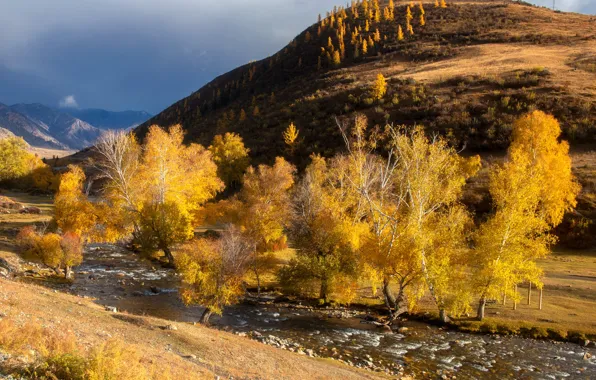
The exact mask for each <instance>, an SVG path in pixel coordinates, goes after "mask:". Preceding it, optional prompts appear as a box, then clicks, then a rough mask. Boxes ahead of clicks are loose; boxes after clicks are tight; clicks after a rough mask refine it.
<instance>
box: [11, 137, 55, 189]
mask: <svg viewBox="0 0 596 380" xmlns="http://www.w3.org/2000/svg"><path fill="white" fill-rule="evenodd" d="M28 148H29V145H28V144H27V143H26V142H25V140H23V138H21V137H6V138H2V139H0V182H10V184H11V185H13V186H17V187H29V186H33V187H35V188H37V189H40V190H46V191H47V190H50V189H52V188H53V187H55V184H56V182H57V177H56V176H55V175H54V173H53V172H52V169H51V168H50V167H49V166H47V165H46V164H44V163H43V162H42V160H41V159H40V158H39V157H38V156H37V155H35V154H32V153H29V152H28V151H27V149H28Z"/></svg>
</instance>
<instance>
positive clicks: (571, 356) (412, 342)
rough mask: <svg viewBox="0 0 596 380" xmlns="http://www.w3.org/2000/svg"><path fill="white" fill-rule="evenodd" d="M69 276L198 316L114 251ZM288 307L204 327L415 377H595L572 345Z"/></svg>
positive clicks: (103, 250) (268, 307)
mask: <svg viewBox="0 0 596 380" xmlns="http://www.w3.org/2000/svg"><path fill="white" fill-rule="evenodd" d="M76 272H77V274H76V279H75V281H74V283H73V285H72V286H71V289H70V291H71V292H73V293H76V294H79V295H82V296H89V297H94V298H96V299H97V302H98V303H100V304H102V305H106V306H113V307H116V308H117V309H118V310H121V311H127V312H129V313H133V314H140V315H150V316H154V317H159V318H164V319H167V320H171V321H175V322H196V321H198V320H199V318H200V315H201V313H202V311H203V309H202V308H201V307H198V306H194V307H186V306H184V304H183V303H182V302H181V301H180V299H179V298H178V295H177V291H176V288H177V286H178V283H179V280H178V278H177V277H176V275H175V273H174V272H173V271H172V270H169V269H164V268H161V267H159V266H155V264H153V263H151V262H149V261H146V260H141V259H139V257H138V256H137V255H135V254H133V253H131V252H128V251H126V250H124V249H122V248H119V247H115V246H109V245H96V246H91V247H89V248H88V251H87V253H86V256H85V260H84V262H83V264H82V265H81V266H79V267H78V268H77V271H76ZM289 306H290V305H287V304H281V305H280V304H276V303H273V302H269V303H267V304H262V305H261V304H260V305H257V306H251V305H246V304H241V305H237V306H233V307H228V308H226V309H225V311H224V314H223V316H221V317H219V316H214V317H212V324H213V325H214V327H216V328H221V329H225V330H228V331H232V332H234V333H236V334H239V335H246V336H249V337H252V338H253V339H257V340H260V341H263V342H264V343H267V344H271V345H274V346H278V347H282V348H285V349H290V350H292V351H297V352H300V353H303V354H308V355H310V356H322V357H332V358H335V359H337V360H342V361H344V362H346V363H348V364H351V365H355V366H359V367H366V368H369V369H371V370H379V371H381V370H382V371H386V372H388V373H392V374H400V373H405V374H410V375H414V376H415V377H417V378H441V377H443V378H452V377H453V376H456V377H457V378H458V379H478V378H484V379H502V378H516V379H596V350H595V349H593V348H585V347H580V346H579V345H577V344H573V343H560V342H551V341H545V340H534V339H525V338H520V337H502V336H496V335H494V336H493V335H475V334H468V333H462V332H455V331H447V330H443V329H441V328H438V327H434V326H429V325H426V324H423V323H418V322H406V324H405V325H404V326H403V327H405V328H402V329H400V330H399V331H386V330H383V329H380V328H378V327H377V326H374V325H372V324H367V323H363V319H364V317H365V313H364V312H350V313H346V312H341V311H335V310H313V309H311V308H308V307H300V306H298V307H296V306H291V307H289ZM342 314H343V315H342ZM346 314H348V315H346ZM590 356H591V357H590Z"/></svg>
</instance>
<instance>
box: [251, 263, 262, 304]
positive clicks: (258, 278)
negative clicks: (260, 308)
mask: <svg viewBox="0 0 596 380" xmlns="http://www.w3.org/2000/svg"><path fill="white" fill-rule="evenodd" d="M253 272H255V277H256V279H257V299H259V300H260V299H261V276H259V268H258V267H257V263H256V261H255V265H254V267H253Z"/></svg>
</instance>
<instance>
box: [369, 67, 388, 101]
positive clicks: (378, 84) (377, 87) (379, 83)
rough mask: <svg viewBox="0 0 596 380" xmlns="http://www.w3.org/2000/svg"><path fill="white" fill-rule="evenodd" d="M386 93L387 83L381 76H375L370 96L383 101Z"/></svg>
mask: <svg viewBox="0 0 596 380" xmlns="http://www.w3.org/2000/svg"><path fill="white" fill-rule="evenodd" d="M386 93H387V81H386V80H385V77H384V76H383V74H381V73H379V74H377V79H376V80H375V83H374V84H373V86H372V89H371V95H372V96H373V98H374V99H377V100H380V99H383V97H384V96H385V94H386Z"/></svg>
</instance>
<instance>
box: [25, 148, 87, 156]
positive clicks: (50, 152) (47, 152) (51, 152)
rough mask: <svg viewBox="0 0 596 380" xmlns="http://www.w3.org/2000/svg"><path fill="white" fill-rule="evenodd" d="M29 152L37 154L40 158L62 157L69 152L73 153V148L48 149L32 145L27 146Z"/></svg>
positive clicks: (69, 153)
mask: <svg viewBox="0 0 596 380" xmlns="http://www.w3.org/2000/svg"><path fill="white" fill-rule="evenodd" d="M29 151H30V152H31V153H34V154H36V155H38V156H39V157H41V158H48V159H49V158H54V157H58V158H62V157H66V156H70V155H71V154H73V153H75V152H76V151H74V150H61V149H48V148H39V147H35V146H32V147H30V148H29Z"/></svg>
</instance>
